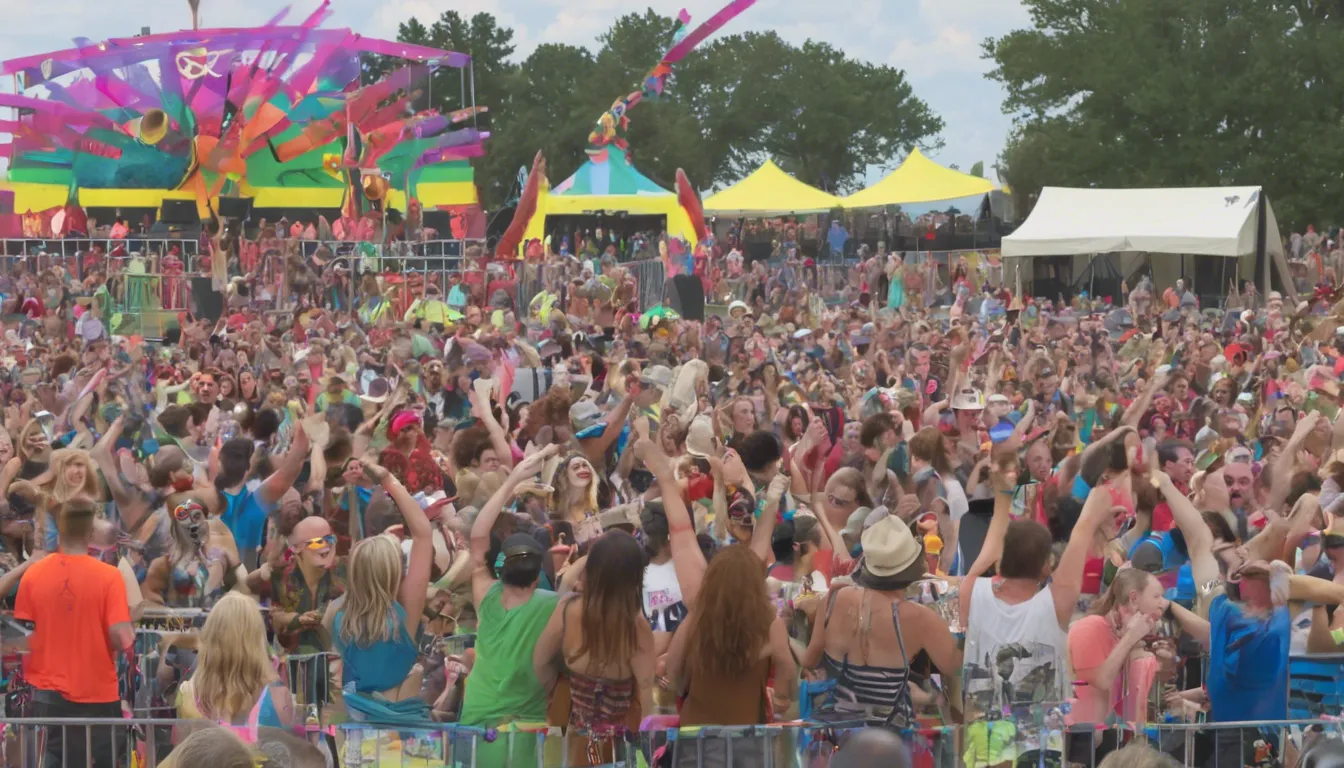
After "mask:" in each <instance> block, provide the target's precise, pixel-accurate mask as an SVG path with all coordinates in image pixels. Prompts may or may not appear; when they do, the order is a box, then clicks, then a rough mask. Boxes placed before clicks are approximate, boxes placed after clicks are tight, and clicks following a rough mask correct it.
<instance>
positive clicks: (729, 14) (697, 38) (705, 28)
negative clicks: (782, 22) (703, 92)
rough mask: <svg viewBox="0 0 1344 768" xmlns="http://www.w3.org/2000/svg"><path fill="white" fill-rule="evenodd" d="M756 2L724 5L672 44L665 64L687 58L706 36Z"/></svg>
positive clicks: (735, 0)
mask: <svg viewBox="0 0 1344 768" xmlns="http://www.w3.org/2000/svg"><path fill="white" fill-rule="evenodd" d="M755 4H756V0H733V2H731V3H729V4H728V5H726V6H724V7H723V9H722V10H720V11H719V12H718V13H716V14H714V16H713V17H711V18H710V20H709V21H706V22H705V23H704V24H701V25H700V26H698V27H696V29H695V31H694V32H692V33H691V34H689V35H687V36H686V37H685V38H683V39H682V41H681V42H680V43H677V44H676V45H674V46H672V48H671V50H669V51H668V52H667V55H666V56H664V57H663V63H664V64H676V63H677V62H679V61H681V60H682V59H684V58H686V54H688V53H690V52H691V50H692V49H694V48H695V46H697V45H699V44H700V43H702V42H704V40H705V38H707V37H709V36H710V35H712V34H714V33H715V32H718V31H719V30H720V29H722V28H723V25H725V24H727V23H728V22H730V21H732V20H733V19H735V18H737V16H738V14H740V13H742V12H743V11H745V10H747V9H748V8H750V7H751V6H753V5H755Z"/></svg>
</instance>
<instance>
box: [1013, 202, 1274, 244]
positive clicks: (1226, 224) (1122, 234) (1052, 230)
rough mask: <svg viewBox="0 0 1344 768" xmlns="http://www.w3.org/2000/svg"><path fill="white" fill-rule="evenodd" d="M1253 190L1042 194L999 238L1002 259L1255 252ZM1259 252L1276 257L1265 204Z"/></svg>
mask: <svg viewBox="0 0 1344 768" xmlns="http://www.w3.org/2000/svg"><path fill="white" fill-rule="evenodd" d="M1262 194H1263V193H1262V192H1261V190H1260V187H1189V188H1180V189H1073V188H1067V187H1046V188H1045V189H1043V190H1041V196H1040V198H1039V199H1038V200H1037V201H1036V207H1035V208H1034V209H1033V210H1032V212H1031V215H1030V216H1028V217H1027V220H1026V221H1024V222H1023V223H1022V226H1020V227H1018V228H1017V231H1016V232H1014V233H1012V234H1011V235H1008V236H1007V237H1005V238H1003V255H1004V256H1006V257H1012V256H1070V255H1075V254H1086V253H1121V252H1126V251H1142V252H1146V253H1174V254H1196V255H1204V256H1229V257H1233V258H1235V257H1238V256H1245V255H1248V254H1253V253H1255V252H1256V236H1257V234H1258V229H1259V205H1258V203H1259V202H1260V198H1261V196H1262ZM1265 249H1266V252H1267V253H1268V254H1269V255H1270V256H1274V257H1279V258H1282V256H1283V241H1282V239H1281V238H1280V237H1279V225H1278V222H1277V221H1275V219H1274V209H1273V208H1272V207H1271V206H1270V205H1269V201H1268V200H1266V201H1265Z"/></svg>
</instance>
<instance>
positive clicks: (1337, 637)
mask: <svg viewBox="0 0 1344 768" xmlns="http://www.w3.org/2000/svg"><path fill="white" fill-rule="evenodd" d="M1330 639H1331V640H1334V641H1335V645H1344V629H1332V630H1330Z"/></svg>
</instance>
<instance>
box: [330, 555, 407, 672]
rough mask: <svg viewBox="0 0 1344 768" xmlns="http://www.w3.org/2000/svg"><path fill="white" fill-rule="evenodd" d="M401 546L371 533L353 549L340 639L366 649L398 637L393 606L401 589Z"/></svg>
mask: <svg viewBox="0 0 1344 768" xmlns="http://www.w3.org/2000/svg"><path fill="white" fill-rule="evenodd" d="M401 571H402V564H401V546H400V545H398V543H397V542H396V540H395V539H393V538H391V537H390V536H372V537H370V538H367V539H365V540H363V541H361V542H359V543H358V544H356V545H355V548H354V549H353V550H351V551H350V568H349V574H348V578H347V579H346V591H345V605H344V607H343V608H342V616H341V640H343V641H344V642H346V643H351V644H354V645H358V646H362V647H364V648H367V647H369V646H371V645H373V644H374V643H378V642H385V641H389V640H391V639H392V638H393V637H395V636H396V630H397V623H396V621H395V616H396V614H395V613H394V612H393V608H392V606H393V605H394V604H395V603H396V602H397V594H398V593H399V592H400V590H401Z"/></svg>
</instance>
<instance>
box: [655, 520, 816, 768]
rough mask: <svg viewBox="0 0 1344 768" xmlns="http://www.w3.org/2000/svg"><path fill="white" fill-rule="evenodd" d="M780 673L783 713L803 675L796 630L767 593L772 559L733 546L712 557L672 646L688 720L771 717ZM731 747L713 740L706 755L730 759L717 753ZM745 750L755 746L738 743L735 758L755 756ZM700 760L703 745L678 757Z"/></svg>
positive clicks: (670, 668)
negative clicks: (770, 686) (792, 638)
mask: <svg viewBox="0 0 1344 768" xmlns="http://www.w3.org/2000/svg"><path fill="white" fill-rule="evenodd" d="M772 670H773V672H774V680H775V691H774V697H773V704H774V711H775V712H783V711H785V710H787V709H788V708H789V706H790V704H791V703H792V701H793V686H794V682H795V681H796V680H797V679H798V667H797V665H796V664H795V663H794V661H793V654H792V653H791V652H790V650H789V633H788V629H787V628H786V627H785V625H784V621H783V619H780V618H779V617H778V616H777V615H776V612H775V609H774V607H773V606H772V605H771V603H770V596H769V594H768V593H767V592H766V586H765V563H763V562H762V561H761V559H760V558H759V557H757V556H756V554H755V553H754V552H752V551H751V549H749V548H748V547H746V546H743V545H741V544H736V545H733V546H731V547H726V548H724V549H722V550H720V551H719V552H718V553H717V554H715V555H714V558H713V559H712V560H710V562H709V569H708V570H706V571H705V578H704V583H703V584H701V586H700V593H699V596H698V598H697V600H696V602H695V604H694V605H693V606H692V607H691V612H690V615H689V616H688V617H687V618H686V621H685V622H684V623H683V624H682V625H681V628H680V630H679V631H678V632H677V633H676V634H675V635H673V636H672V645H671V646H670V647H669V648H668V650H667V677H668V681H669V684H670V685H671V686H672V689H673V690H675V691H680V692H684V693H685V695H686V701H685V704H684V705H683V706H682V710H681V724H682V725H684V726H689V725H719V726H723V725H763V724H765V723H767V722H769V713H770V710H769V708H768V706H767V699H766V684H767V681H768V680H769V679H770V677H771V672H772ZM692 743H694V742H692ZM723 746H724V745H723V743H722V742H721V741H713V742H706V743H705V744H704V745H703V747H704V752H705V754H704V757H705V759H707V760H714V759H722V757H721V755H720V756H717V757H716V756H715V754H714V753H715V751H718V750H721V749H722V748H723ZM744 747H746V748H748V749H750V747H751V745H750V744H747V745H743V744H741V743H740V740H738V743H735V744H734V755H735V757H737V758H746V757H748V755H743V754H741V753H742V751H743V748H744ZM696 758H697V753H696V750H695V749H689V750H687V751H686V752H684V753H679V754H678V755H677V762H678V764H681V763H683V762H685V763H686V764H687V765H695V764H696ZM706 764H710V763H706Z"/></svg>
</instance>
